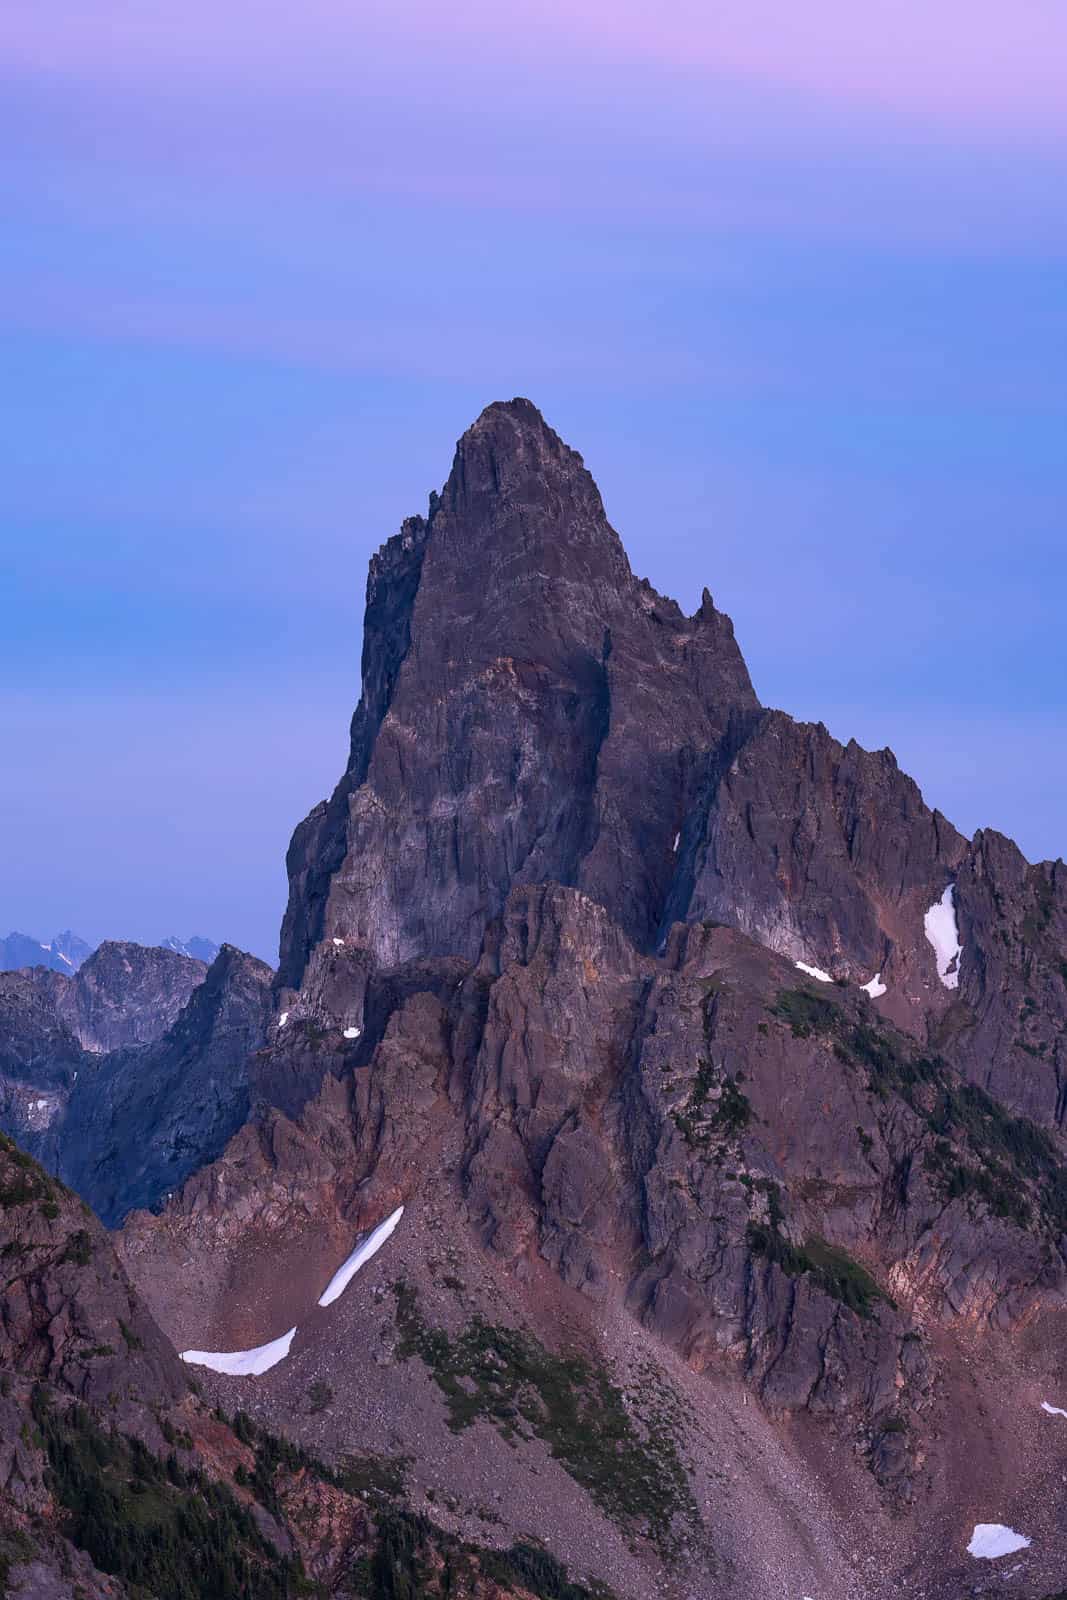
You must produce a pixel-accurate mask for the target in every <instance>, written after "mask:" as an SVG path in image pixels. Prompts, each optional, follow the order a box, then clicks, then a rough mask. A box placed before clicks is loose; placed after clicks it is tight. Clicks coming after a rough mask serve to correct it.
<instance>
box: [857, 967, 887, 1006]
mask: <svg viewBox="0 0 1067 1600" xmlns="http://www.w3.org/2000/svg"><path fill="white" fill-rule="evenodd" d="M860 988H861V989H862V990H863V992H864V994H869V995H870V997H871V999H872V1000H880V999H881V997H882V995H884V994H886V993H887V992H888V991H887V989H886V986H885V984H884V983H883V982H882V974H881V973H880V972H876V973H875V975H874V977H873V978H872V979H871V981H870V983H861V984H860Z"/></svg>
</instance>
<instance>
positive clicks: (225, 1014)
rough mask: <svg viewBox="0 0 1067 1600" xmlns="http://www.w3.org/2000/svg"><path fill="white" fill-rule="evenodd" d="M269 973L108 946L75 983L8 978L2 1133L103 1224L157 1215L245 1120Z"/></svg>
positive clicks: (257, 967) (1, 1048) (2, 1034)
mask: <svg viewBox="0 0 1067 1600" xmlns="http://www.w3.org/2000/svg"><path fill="white" fill-rule="evenodd" d="M271 976H272V974H271V971H270V968H269V967H267V966H266V965H265V964H264V963H263V962H261V961H257V960H256V959H255V958H254V957H252V956H248V955H244V954H243V953H242V952H241V951H238V950H235V949H234V948H233V947H232V946H230V945H224V946H223V948H222V951H221V953H220V954H219V956H218V957H217V959H216V961H215V962H214V963H213V965H212V966H211V967H210V968H206V967H204V965H203V963H202V962H198V961H193V960H191V959H190V958H188V957H186V956H180V955H177V954H175V953H173V952H171V951H167V950H161V949H158V948H145V947H142V946H140V945H118V944H104V945H101V946H100V948H99V950H98V951H97V952H96V953H95V954H94V955H93V956H92V957H91V959H90V960H89V961H87V962H86V963H85V965H84V966H83V967H82V969H81V971H80V972H79V973H78V974H77V976H76V977H75V978H73V979H67V978H63V977H61V976H59V975H57V974H52V973H49V972H42V971H39V970H35V971H33V972H19V973H12V974H10V975H4V976H3V977H0V1123H2V1125H3V1126H4V1127H5V1128H7V1129H8V1131H9V1132H10V1133H12V1134H14V1135H16V1136H17V1137H18V1138H19V1139H20V1140H21V1142H22V1143H23V1144H24V1145H25V1146H26V1148H27V1149H29V1150H30V1151H31V1152H32V1153H33V1154H34V1155H35V1156H36V1157H37V1158H39V1159H40V1160H41V1161H43V1162H44V1164H45V1165H46V1166H47V1167H48V1168H49V1170H50V1171H52V1172H55V1173H57V1174H58V1175H59V1176H60V1177H61V1178H63V1179H64V1181H66V1182H68V1183H70V1184H72V1185H73V1187H74V1188H76V1189H77V1191H78V1193H79V1194H81V1195H82V1196H83V1198H84V1199H86V1200H88V1201H89V1203H90V1204H91V1205H92V1206H93V1208H94V1209H95V1210H96V1212H97V1213H98V1214H99V1215H100V1216H101V1217H102V1218H103V1219H104V1220H105V1221H106V1222H108V1223H111V1224H114V1223H116V1222H118V1221H120V1220H121V1218H122V1217H123V1216H124V1215H125V1214H126V1212H127V1211H129V1210H130V1209H131V1207H133V1206H150V1205H154V1204H156V1203H157V1201H158V1200H159V1199H160V1197H161V1196H162V1195H163V1194H165V1193H167V1192H168V1191H169V1190H170V1189H172V1188H173V1187H175V1186H176V1185H178V1184H181V1183H182V1182H184V1180H185V1179H186V1178H187V1177H188V1176H189V1174H190V1173H191V1172H194V1171H195V1170H196V1169H197V1167H199V1166H201V1165H202V1164H203V1163H204V1162H205V1161H210V1160H212V1159H213V1158H214V1157H215V1156H216V1155H218V1154H219V1152H220V1151H221V1150H222V1148H223V1146H224V1145H225V1143H226V1141H227V1139H229V1138H230V1136H231V1135H232V1134H233V1133H234V1132H235V1131H236V1130H237V1129H238V1128H239V1127H240V1126H241V1123H242V1122H243V1121H244V1120H245V1118H246V1117H247V1116H248V1112H249V1107H250V1103H251V1088H250V1082H251V1076H250V1074H251V1070H252V1069H251V1057H252V1055H253V1053H254V1052H255V1051H256V1050H257V1049H258V1047H259V1046H260V1044H262V1042H263V1040H264V1038H265V1036H266V1032H267V1022H268V1016H269V1012H270V982H271Z"/></svg>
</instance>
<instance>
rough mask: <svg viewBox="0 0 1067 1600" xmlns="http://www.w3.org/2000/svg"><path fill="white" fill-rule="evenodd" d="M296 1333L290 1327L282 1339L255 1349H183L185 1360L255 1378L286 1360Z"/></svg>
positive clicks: (235, 1375)
mask: <svg viewBox="0 0 1067 1600" xmlns="http://www.w3.org/2000/svg"><path fill="white" fill-rule="evenodd" d="M295 1333H296V1329H295V1328H290V1329H289V1332H288V1333H283V1334H282V1336H281V1338H280V1339H272V1340H271V1341H270V1343H269V1344H261V1345H257V1346H256V1348H255V1349H254V1350H183V1351H182V1360H183V1361H188V1362H189V1364H190V1366H194V1367H210V1368H211V1370H212V1372H226V1373H228V1374H229V1375H230V1377H232V1378H254V1377H258V1375H259V1374H260V1373H261V1372H269V1371H270V1369H271V1367H276V1366H277V1365H278V1362H279V1361H284V1360H285V1358H286V1356H287V1355H288V1354H289V1346H290V1345H291V1344H292V1342H293V1336H294V1334H295Z"/></svg>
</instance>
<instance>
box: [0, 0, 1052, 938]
mask: <svg viewBox="0 0 1067 1600" xmlns="http://www.w3.org/2000/svg"><path fill="white" fill-rule="evenodd" d="M709 13H713V15H709ZM1065 61H1067V8H1065V7H1064V6H1063V4H1062V0H1017V3H1016V4H1014V5H1012V6H1010V7H1009V6H1004V5H1003V4H1002V0H998V3H997V4H995V5H994V4H993V3H992V0H972V3H969V4H966V5H965V4H963V3H962V0H922V3H920V0H892V3H890V0H871V3H869V4H868V5H866V6H856V5H854V4H846V3H845V0H809V4H808V5H807V6H805V7H797V6H795V5H787V4H786V3H785V0H773V3H772V0H724V3H719V4H717V5H716V6H714V7H709V6H708V5H707V3H706V0H700V3H697V0H673V3H672V0H666V3H665V4H662V5H660V6H659V7H649V6H648V5H647V4H645V3H641V4H638V3H637V0H613V4H611V5H610V6H608V5H605V4H603V3H602V0H570V3H569V4H564V0H540V3H538V4H536V5H535V4H533V3H531V0H512V3H511V4H510V5H508V6H506V7H504V6H500V5H499V4H498V3H493V4H490V3H489V0H467V3H460V4H458V5H457V4H450V5H449V6H447V7H444V6H440V5H438V4H430V3H429V0H392V3H390V4H388V5H386V4H385V3H384V0H368V3H366V4H359V5H357V4H354V3H352V4H341V3H339V0H304V3H303V4H302V5H300V6H299V7H296V6H292V5H290V4H286V5H282V4H281V3H280V0H226V4H224V5H220V4H217V3H215V0H212V3H210V4H209V3H208V0H183V3H182V4H181V5H178V4H177V3H176V0H153V4H152V5H150V6H145V5H144V4H143V0H32V3H31V0H11V3H10V4H8V5H7V6H5V8H4V15H3V18H2V20H0V130H2V133H3V137H2V138H0V346H2V357H3V362H4V371H5V375H6V383H5V390H6V393H7V396H8V404H7V407H6V408H5V423H4V427H3V430H2V433H0V456H2V460H0V467H2V471H0V539H2V562H0V600H2V606H3V611H2V615H3V619H4V628H3V632H2V635H0V650H2V652H3V656H4V661H3V680H2V681H3V683H4V686H5V694H4V701H3V704H4V710H3V721H4V724H5V727H4V730H3V732H4V766H3V771H4V777H3V782H2V783H0V841H2V843H0V852H2V855H0V868H2V876H0V934H2V933H4V932H6V931H7V929H8V928H9V927H17V928H20V929H24V930H25V931H28V932H30V933H34V934H37V935H38V936H40V937H49V936H50V935H51V934H52V933H54V932H55V931H57V930H58V929H60V928H64V927H67V926H72V927H74V928H75V929H76V930H78V931H80V932H81V933H83V934H84V935H85V936H86V937H89V938H92V939H100V938H104V937H119V936H126V937H131V938H138V939H144V940H149V941H151V940H154V939H157V938H159V937H162V936H163V935H165V934H168V933H172V932H174V933H179V934H183V935H187V934H189V933H191V932H201V933H205V934H208V935H210V936H212V937H214V938H216V939H230V940H232V941H233V942H235V943H238V944H240V945H243V946H245V947H246V948H249V949H252V950H255V951H256V952H257V953H260V954H262V955H265V956H267V957H268V959H273V958H274V955H275V953H276V948H277V927H278V922H279V918H280V914H281V909H282V905H283V901H284V892H285V879H284V861H283V858H284V851H285V846H286V843H287V841H288V836H289V833H290V832H291V829H292V827H293V825H294V824H295V822H296V821H297V820H298V818H299V817H301V816H302V815H303V814H304V813H305V812H306V811H307V810H308V809H309V808H310V806H311V805H313V804H314V803H315V802H316V801H317V800H318V799H320V798H321V797H322V796H323V795H324V794H325V793H327V792H328V790H329V789H330V788H331V787H332V785H333V783H334V781H335V780H336V778H337V777H338V776H339V774H340V771H341V768H342V764H343V761H344V755H345V748H346V740H347V724H348V719H349V716H350V714H351V711H352V708H353V705H354V703H355V700H356V698H357V696H358V676H359V650H360V631H361V621H362V601H363V588H364V582H365V576H366V564H367V560H368V557H369V555H370V554H371V552H372V551H373V550H374V549H375V548H376V547H377V546H378V545H379V544H380V543H381V542H382V540H383V539H385V538H387V537H388V536H389V534H390V533H392V532H393V531H394V530H395V529H396V527H397V526H398V524H399V522H400V520H401V518H402V517H403V516H404V515H406V514H408V513H409V512H411V511H415V510H422V509H423V507H424V505H425V499H426V495H427V492H428V490H429V489H430V488H432V487H438V486H440V484H441V482H442V481H443V479H444V477H445V476H446V474H447V471H448V467H449V463H450V459H451V452H452V447H453V443H454V440H455V439H456V437H457V436H458V434H459V433H460V432H462V430H463V428H464V427H466V426H467V424H468V423H469V422H470V421H471V420H472V419H473V418H474V417H475V416H476V415H477V413H478V412H479V411H480V410H481V409H482V407H483V406H484V405H485V404H486V403H487V402H488V401H489V400H492V399H496V398H507V397H510V396H511V395H514V394H526V395H529V396H530V398H532V399H533V400H535V401H536V403H537V404H538V405H540V406H541V408H542V410H543V411H544V412H545V414H546V416H547V417H548V419H549V421H550V422H551V423H552V424H553V425H554V426H555V427H556V428H557V429H558V430H559V431H560V432H561V433H562V434H563V435H564V437H565V438H567V439H568V440H569V441H570V442H571V443H572V444H574V445H575V446H576V447H577V448H578V449H580V450H581V451H582V453H583V454H584V455H585V457H586V460H587V462H588V464H589V466H590V467H591V469H592V470H593V472H594V474H595V476H596V477H597V479H598V481H599V483H600V486H601V489H602V491H603V494H604V498H605V502H606V504H607V508H608V513H609V515H610V516H611V518H612V520H613V522H614V523H615V525H616V527H617V528H618V529H619V531H620V533H621V534H622V536H623V539H624V541H625V543H626V545H627V548H628V550H629V553H630V557H631V561H632V563H633V565H634V567H635V569H636V570H637V571H638V572H639V573H641V574H642V575H646V576H648V577H649V578H650V579H651V580H652V581H653V582H654V583H655V584H656V586H657V587H658V588H659V589H661V590H663V591H665V592H667V593H670V594H673V595H675V596H676V597H677V598H678V599H679V600H680V601H681V602H682V604H683V605H685V606H686V607H687V608H688V609H692V608H693V607H694V606H695V605H696V604H697V602H698V599H699V594H700V589H701V587H702V585H703V584H704V583H707V584H708V586H709V587H710V588H711V590H712V593H713V595H714V596H715V599H716V601H717V603H718V604H720V605H721V606H723V607H724V608H725V609H726V610H728V611H729V612H730V613H731V614H732V616H733V618H734V621H735V624H736V627H737V631H738V635H739V638H740V640H741V642H742V645H743V647H744V649H745V652H746V655H747V657H748V660H749V664H750V667H751V669H752V674H753V678H754V680H755V682H756V687H757V689H758V691H759V693H760V694H761V696H762V698H763V699H764V700H765V701H766V702H767V703H769V704H773V705H780V706H784V707H785V708H786V709H787V710H789V711H791V712H793V713H795V714H797V715H799V716H802V717H810V718H821V719H822V720H823V721H825V722H826V723H827V725H828V726H829V727H830V728H831V730H832V731H833V732H834V733H836V734H837V735H838V736H839V737H843V738H847V737H849V736H850V735H855V736H856V737H858V738H859V739H860V740H861V741H862V742H863V743H865V744H867V745H869V746H880V745H883V744H886V743H888V744H890V745H892V747H893V749H894V750H895V751H896V753H897V756H898V758H899V759H900V761H901V764H902V765H903V766H905V767H906V768H907V769H908V770H910V771H911V772H912V773H913V774H914V775H915V777H916V778H917V779H918V780H919V782H920V784H921V786H922V788H923V790H924V793H925V794H926V797H927V799H928V800H929V801H930V802H931V803H932V804H936V805H939V806H940V807H941V808H942V809H943V810H944V811H946V812H947V813H948V815H949V816H951V817H952V819H953V820H954V821H955V822H956V823H957V825H958V826H960V827H962V828H963V829H965V830H966V831H968V832H970V831H971V830H973V829H974V828H975V827H978V826H983V825H994V826H997V827H1000V828H1002V829H1003V830H1004V831H1006V832H1009V833H1011V834H1012V835H1013V836H1014V837H1016V838H1017V839H1018V840H1019V842H1020V844H1021V845H1022V847H1023V848H1024V850H1025V851H1026V852H1027V854H1028V855H1030V856H1031V857H1035V858H1036V857H1042V856H1050V855H1060V854H1063V853H1065V846H1067V812H1065V807H1064V804H1063V799H1062V796H1063V794H1064V790H1065V787H1067V741H1065V739H1064V729H1065V722H1064V709H1065V708H1064V700H1065V685H1067V643H1065V638H1067V630H1065V628H1064V623H1063V616H1064V593H1065V586H1064V580H1065V578H1067V555H1065V543H1067V541H1065V515H1064V512H1065V507H1067V449H1065V444H1064V441H1065V439H1067V383H1065V381H1064V372H1065V366H1067V360H1065V358H1067V277H1065V269H1067V210H1065V208H1064V205H1063V195H1064V193H1065V192H1067V96H1065V95H1064V93H1063V71H1064V62H1065Z"/></svg>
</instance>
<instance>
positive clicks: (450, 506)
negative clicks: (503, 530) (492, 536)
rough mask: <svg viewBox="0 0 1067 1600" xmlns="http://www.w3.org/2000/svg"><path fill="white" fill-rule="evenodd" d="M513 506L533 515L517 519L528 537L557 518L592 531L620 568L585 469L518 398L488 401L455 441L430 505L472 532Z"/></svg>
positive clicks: (617, 548)
mask: <svg viewBox="0 0 1067 1600" xmlns="http://www.w3.org/2000/svg"><path fill="white" fill-rule="evenodd" d="M516 506H519V507H522V506H525V507H527V508H529V510H530V511H532V512H536V516H535V517H534V518H533V519H530V518H527V519H525V522H526V524H527V526H528V531H531V532H532V531H535V530H539V531H540V532H541V533H542V534H553V533H555V532H556V531H557V526H558V524H559V522H560V520H561V516H565V517H566V518H567V519H568V521H570V520H573V519H575V518H576V519H577V520H578V521H579V522H580V523H582V524H584V525H586V526H587V527H588V528H590V529H592V528H594V527H595V529H596V532H597V534H598V536H599V540H600V542H602V543H603V544H604V545H605V547H606V548H607V547H610V549H611V555H612V560H613V563H614V562H617V561H618V558H620V557H621V558H622V561H623V563H625V556H624V555H623V553H622V546H621V545H620V544H619V541H618V538H617V536H616V534H615V533H614V531H613V530H612V529H611V528H610V526H609V525H608V521H607V518H606V516H605V514H604V505H603V502H602V500H601V498H600V491H599V490H598V489H597V486H596V484H595V483H594V481H593V478H592V476H591V474H590V473H589V472H588V471H587V470H586V466H585V462H584V461H583V460H582V458H581V456H580V455H579V454H578V452H577V451H576V450H572V449H571V448H570V446H569V445H567V444H565V443H564V441H563V440H562V439H561V438H560V436H559V434H558V433H556V432H555V431H554V429H552V428H551V427H549V425H548V423H547V422H546V421H545V419H544V417H543V416H542V415H541V413H540V411H539V410H538V409H537V407H536V406H535V405H534V404H533V402H532V401H530V400H524V399H521V398H519V399H515V400H495V401H494V402H493V403H492V404H491V405H488V406H486V408H485V410H484V411H483V412H482V413H481V415H480V416H479V417H478V418H477V420H476V421H475V422H473V423H472V424H471V426H470V427H469V428H468V429H467V431H466V432H465V433H464V434H463V436H462V437H461V438H460V440H459V442H458V443H457V445H456V454H455V459H454V460H453V463H452V470H451V472H450V473H449V476H448V481H447V483H446V484H445V486H444V490H443V493H442V495H441V498H440V501H439V502H438V508H439V509H443V510H445V511H446V512H451V513H452V514H453V515H454V516H456V517H458V518H460V519H463V520H466V519H471V520H472V521H474V522H476V523H477V524H479V525H480V526H487V525H490V524H493V525H499V524H500V522H501V521H502V519H503V517H504V514H505V513H506V511H507V510H508V508H511V507H516ZM628 571H629V569H628V568H626V572H627V575H628Z"/></svg>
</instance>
